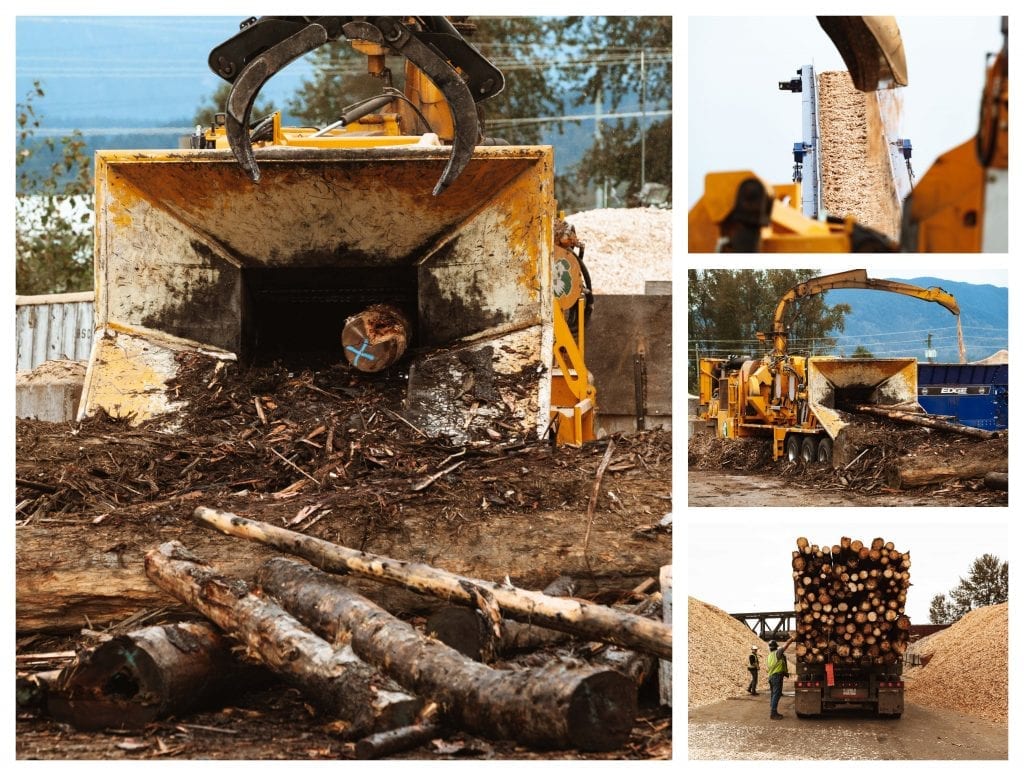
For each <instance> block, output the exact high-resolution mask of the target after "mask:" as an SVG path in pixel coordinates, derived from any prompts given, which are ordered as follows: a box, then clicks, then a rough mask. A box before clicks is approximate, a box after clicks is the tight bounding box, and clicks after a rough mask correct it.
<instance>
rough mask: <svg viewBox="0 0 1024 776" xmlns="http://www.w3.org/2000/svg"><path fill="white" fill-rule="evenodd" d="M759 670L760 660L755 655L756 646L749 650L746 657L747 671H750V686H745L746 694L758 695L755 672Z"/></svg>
mask: <svg viewBox="0 0 1024 776" xmlns="http://www.w3.org/2000/svg"><path fill="white" fill-rule="evenodd" d="M760 669H761V660H760V658H759V657H758V655H757V644H754V645H753V646H752V647H751V648H750V655H749V657H747V670H748V671H750V684H748V685H747V692H749V693H750V694H751V695H759V693H758V692H757V672H758V671H759V670H760Z"/></svg>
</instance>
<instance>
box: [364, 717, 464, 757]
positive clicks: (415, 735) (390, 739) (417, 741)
mask: <svg viewBox="0 0 1024 776" xmlns="http://www.w3.org/2000/svg"><path fill="white" fill-rule="evenodd" d="M443 732H444V727H443V726H442V725H439V724H438V723H436V722H417V723H416V724H415V725H407V726H406V727H400V728H395V729H394V730H384V731H381V732H380V733H373V734H372V735H369V736H367V737H366V738H361V739H360V740H358V741H356V759H359V760H375V759H377V758H378V757H387V756H388V755H389V754H397V753H398V752H407V751H409V750H410V749H415V748H416V747H417V746H420V745H421V744H425V743H427V741H430V740H431V739H433V738H437V737H438V736H440V735H441V734H442V733H443Z"/></svg>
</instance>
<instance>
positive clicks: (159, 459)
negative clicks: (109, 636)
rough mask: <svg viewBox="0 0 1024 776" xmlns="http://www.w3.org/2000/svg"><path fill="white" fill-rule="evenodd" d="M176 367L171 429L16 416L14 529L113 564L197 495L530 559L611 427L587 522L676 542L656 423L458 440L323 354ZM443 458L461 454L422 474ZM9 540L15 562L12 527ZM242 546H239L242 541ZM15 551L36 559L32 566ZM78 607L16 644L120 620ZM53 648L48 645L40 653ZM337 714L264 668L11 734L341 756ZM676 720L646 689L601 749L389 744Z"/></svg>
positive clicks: (345, 746)
mask: <svg viewBox="0 0 1024 776" xmlns="http://www.w3.org/2000/svg"><path fill="white" fill-rule="evenodd" d="M185 367H186V368H185V370H184V377H183V378H182V379H181V381H180V382H179V384H178V385H177V386H176V387H175V390H177V391H178V393H179V395H182V396H185V397H186V398H188V399H189V400H190V403H191V410H190V411H189V412H187V413H185V414H183V415H182V416H181V417H180V418H179V421H180V426H179V428H178V429H177V430H176V431H173V432H169V431H168V430H167V429H165V428H162V427H160V426H158V425H156V424H149V425H145V424H144V425H142V426H140V427H137V428H133V427H130V426H129V425H128V424H127V423H126V422H125V421H123V420H114V419H110V418H105V417H104V418H95V419H91V420H88V421H86V422H85V423H83V424H81V425H78V424H49V423H41V422H33V421H21V420H19V421H18V423H17V429H16V433H17V475H16V476H17V490H16V499H17V503H16V516H17V525H18V526H19V528H22V529H24V530H29V529H32V530H35V531H37V532H38V530H40V529H45V532H46V536H47V537H51V536H52V545H53V547H54V548H61V547H64V548H67V550H66V551H65V552H66V553H74V552H75V544H74V540H76V538H77V537H80V536H81V535H82V532H83V531H87V532H88V533H89V535H90V543H91V544H92V545H95V546H104V547H106V548H107V549H108V550H109V551H110V552H111V553H115V554H116V556H117V559H118V562H119V563H120V564H122V566H119V567H118V568H117V573H122V572H123V566H125V565H129V566H130V565H131V564H136V563H138V560H139V558H140V557H141V553H142V552H144V551H145V550H146V549H148V548H149V547H150V546H155V543H157V542H159V541H166V540H167V539H169V538H181V537H182V535H183V534H186V533H187V532H188V531H192V532H193V533H194V532H195V531H198V530H200V529H198V528H196V527H195V526H190V525H189V520H188V515H189V514H190V513H191V511H192V509H193V508H194V507H195V506H197V505H198V504H199V503H203V504H206V505H210V506H214V507H218V508H224V509H229V510H231V511H235V512H238V513H244V514H245V515H246V516H248V517H251V518H254V519H259V520H264V521H266V522H270V523H274V524H277V525H285V524H287V525H289V527H291V528H292V529H293V530H298V531H302V532H305V533H308V534H309V535H315V536H319V537H321V538H325V539H328V540H329V541H338V540H339V538H341V537H344V538H346V540H347V541H348V542H349V546H357V547H358V548H359V549H366V550H368V551H378V552H379V551H381V549H380V548H382V547H383V548H390V549H391V552H390V554H391V555H392V556H395V557H401V550H402V548H403V546H406V544H407V541H408V537H407V528H408V526H409V525H411V524H415V525H417V526H419V527H420V529H422V527H423V526H426V527H427V528H428V529H429V528H430V527H433V529H434V535H435V536H436V537H437V542H436V547H435V548H434V551H433V555H434V557H435V559H438V560H440V561H442V562H439V563H437V565H441V566H442V567H444V566H445V565H456V566H457V565H458V564H459V562H460V561H467V559H466V558H461V559H460V558H458V557H450V558H448V559H447V560H448V561H449V563H448V564H446V563H444V562H443V561H444V560H445V557H444V556H445V552H446V550H445V548H446V547H447V546H449V544H450V543H452V542H454V541H455V540H454V538H453V537H459V536H461V537H462V540H463V541H465V540H466V537H472V536H474V535H476V534H474V531H480V532H481V533H482V532H483V531H484V529H483V528H481V526H486V532H487V533H488V534H490V535H491V541H492V542H499V543H500V538H501V531H502V526H503V525H505V526H509V527H510V528H511V529H512V532H513V533H515V536H517V537H527V538H526V539H523V544H522V545H521V546H520V545H516V546H514V547H506V548H505V549H504V551H505V552H506V553H512V554H515V555H518V556H519V557H520V558H521V559H522V563H521V565H522V566H523V568H529V565H530V564H529V559H530V557H531V554H532V553H531V550H530V547H529V546H528V543H529V541H533V542H541V541H550V533H549V531H548V528H549V527H550V528H551V529H557V530H560V531H562V532H563V533H569V534H571V536H572V537H573V540H572V541H573V542H574V543H576V544H580V545H581V546H582V541H583V537H584V534H585V532H586V530H587V517H588V506H589V502H590V499H591V495H592V491H593V489H594V481H595V470H596V469H597V466H598V464H599V463H600V461H601V460H602V457H603V454H604V452H605V450H606V448H607V446H608V444H609V441H614V443H615V453H614V454H613V456H612V458H611V460H610V463H609V465H608V467H607V469H606V470H605V472H604V475H603V479H602V481H601V488H600V493H599V498H598V499H597V503H596V508H595V509H594V512H593V515H594V517H593V522H594V525H595V530H596V526H597V525H598V524H600V525H601V526H602V528H603V529H604V530H606V531H611V532H615V531H617V532H619V533H620V534H621V535H622V536H625V537H627V538H629V537H634V539H632V540H635V541H640V542H647V543H648V544H649V545H650V546H651V547H654V548H655V554H658V555H660V556H661V557H662V561H661V562H670V560H671V533H670V529H665V528H664V527H662V526H659V521H660V519H661V518H662V517H663V516H664V515H665V514H666V513H669V512H671V511H672V505H671V497H672V496H671V493H672V475H671V472H672V446H671V434H670V433H669V432H666V431H661V430H656V431H651V432H646V433H643V434H638V435H629V436H621V435H613V437H612V438H611V440H609V439H605V440H598V441H596V442H594V443H590V444H587V445H585V446H583V447H582V448H579V449H572V448H565V447H560V448H554V447H552V446H551V445H550V444H548V443H547V442H546V441H531V440H524V439H522V438H519V439H514V438H510V437H511V435H510V434H504V430H502V433H501V436H503V437H504V438H502V439H500V440H494V439H491V440H481V441H478V442H476V443H470V444H467V445H464V446H460V447H453V446H451V445H449V444H447V443H444V442H442V441H440V440H437V439H428V438H426V437H425V436H424V435H423V434H422V432H420V431H419V430H418V429H415V428H413V427H412V426H411V425H410V424H409V423H408V422H406V421H405V420H404V419H403V418H402V417H401V395H402V392H401V391H396V390H395V384H394V383H395V376H393V375H386V374H382V375H380V376H377V377H372V378H366V377H365V376H360V377H358V378H356V377H353V375H352V374H351V372H349V371H348V370H347V369H345V368H343V367H341V366H338V365H313V366H310V365H308V364H307V365H303V366H302V367H301V368H300V367H296V366H294V365H289V364H286V363H280V362H275V363H273V364H269V365H264V366H260V367H253V368H242V367H239V366H237V365H234V364H229V365H227V366H226V367H225V366H220V367H218V366H216V364H215V363H214V362H213V361H210V360H207V359H196V360H195V361H194V362H193V363H189V364H186V365H185ZM397 382H399V383H401V384H404V381H401V380H398V381H397ZM452 461H456V462H457V461H463V463H462V464H461V465H460V466H458V467H457V468H454V469H452V471H450V472H449V473H447V474H445V475H444V476H441V477H437V478H434V479H430V478H432V477H433V475H434V474H436V473H437V472H439V471H442V470H443V469H447V468H448V467H450V466H451V462H452ZM428 479H430V482H429V483H426V481H427V480H428ZM424 483H426V484H424ZM534 525H535V528H531V526H534ZM528 529H529V530H528ZM417 530H419V529H417ZM428 533H429V531H428ZM495 533H496V536H495V535H494V534H495ZM17 535H18V534H16V536H17ZM62 537H63V538H62ZM183 540H185V539H183ZM577 540H578V541H577ZM185 541H186V544H188V541H187V540H185ZM96 542H99V544H98V545H97V544H95V543H96ZM18 546H19V550H18V552H19V574H21V572H22V570H23V567H22V566H21V565H20V564H21V560H22V559H21V551H22V549H24V548H23V547H22V542H21V540H20V539H18ZM79 551H80V552H81V551H82V550H79ZM534 551H536V547H534ZM238 552H239V553H240V554H245V553H249V552H252V551H251V550H250V549H248V545H247V544H245V543H241V544H239V551H238ZM577 554H578V553H577ZM569 555H572V553H570V554H569ZM567 557H568V556H567ZM414 559H416V560H423V559H424V558H414ZM590 560H591V561H594V562H595V565H596V566H597V567H598V568H597V573H598V575H599V576H600V571H601V565H602V564H605V565H608V564H614V563H615V561H616V559H615V558H611V557H592V558H591V559H590ZM534 565H536V564H534ZM132 567H133V568H134V566H132ZM26 568H27V567H26ZM27 570H30V571H32V572H33V573H36V572H38V568H37V567H33V568H32V569H27ZM450 570H455V571H459V569H457V568H456V569H450ZM633 571H634V572H635V569H634V570H633ZM558 574H559V570H558V569H555V568H534V569H533V576H534V578H535V579H536V580H540V579H543V578H546V577H550V578H549V579H547V581H550V580H551V579H553V578H554V577H555V576H558ZM611 576H612V577H614V574H613V575H611ZM655 577H656V574H655ZM584 581H586V580H584ZM543 584H544V583H541V584H539V585H538V587H541V586H543ZM621 584H625V581H623V582H622V583H621ZM600 587H601V589H600V590H599V591H597V592H595V591H594V590H591V592H595V595H594V598H595V600H599V601H601V602H602V603H613V602H614V601H616V600H621V596H622V594H623V593H626V592H628V590H621V589H620V590H617V589H615V583H614V582H609V579H605V580H604V582H603V584H602V585H600ZM579 595H584V593H583V592H581V593H579ZM401 614H402V616H406V614H407V613H405V612H402V613H401ZM162 617H169V615H168V614H167V613H166V612H164V611H162V610H161V609H160V607H154V608H153V610H151V611H143V612H138V613H137V614H136V615H135V616H134V618H135V620H136V622H140V623H141V622H145V624H156V623H158V622H160V621H161V618H162ZM412 621H413V622H414V624H416V623H418V622H421V621H422V620H415V619H413V620H412ZM83 625H85V627H80V628H79V629H77V630H75V631H73V632H67V631H66V629H65V630H64V631H63V632H62V633H57V634H47V633H42V632H24V631H22V630H21V629H20V628H19V633H18V642H17V654H18V655H19V656H24V655H26V654H28V653H34V654H37V653H45V652H60V651H66V650H73V649H75V648H76V647H78V646H82V645H84V644H88V643H91V642H94V641H95V639H96V638H97V636H102V633H103V632H104V631H107V632H112V631H111V626H113V629H114V630H116V628H117V623H100V622H89V623H87V624H85V623H83ZM59 667H61V665H60V663H59V661H58V663H56V664H54V665H51V666H36V667H35V670H43V669H44V668H59ZM647 692H649V691H647ZM332 722H333V720H329V719H324V718H322V717H321V716H319V715H318V714H317V713H316V710H315V709H314V708H313V707H312V706H310V705H309V704H307V703H305V702H304V701H303V699H302V698H301V697H300V696H299V695H298V694H297V693H296V692H295V691H294V690H291V689H287V688H284V687H283V686H277V687H272V688H269V689H253V690H252V691H251V692H250V693H248V694H247V695H245V696H244V697H240V698H233V699H226V702H225V703H224V704H223V706H222V707H221V708H219V709H215V710H210V711H206V712H202V713H197V714H194V715H190V716H189V717H188V718H187V719H176V720H168V721H166V722H160V723H158V724H154V725H151V726H149V727H148V728H147V729H145V730H144V731H105V732H101V733H82V732H77V731H74V730H72V729H70V728H68V727H67V726H64V725H61V724H59V723H56V722H54V721H52V720H48V719H46V718H44V717H39V716H36V715H34V714H31V713H28V712H26V713H20V714H19V716H18V720H17V730H16V733H17V738H16V740H17V745H16V746H17V756H18V758H19V759H253V760H256V759H335V758H350V757H352V756H353V754H352V744H351V742H345V741H343V740H342V739H340V738H338V737H337V736H335V735H332V733H331V723H332ZM671 722H672V716H671V709H670V708H665V707H660V706H658V704H657V702H656V700H654V699H652V698H650V697H649V695H648V696H647V702H646V703H645V704H642V707H641V713H640V716H639V717H638V719H637V721H636V725H635V727H634V730H633V735H632V737H631V739H630V741H629V742H628V743H627V745H626V746H625V747H623V748H622V749H620V750H617V751H614V752H607V753H600V754H597V755H581V754H580V753H578V752H531V751H528V750H525V749H522V748H520V747H516V746H515V745H513V744H510V743H508V742H504V743H502V742H492V741H485V740H483V739H479V738H474V737H470V736H467V735H462V734H460V733H458V732H457V731H453V732H452V733H450V734H446V735H445V736H444V737H442V738H441V739H438V740H437V741H436V742H435V743H433V744H430V745H427V746H424V747H420V748H419V749H416V750H413V751H412V752H409V753H407V754H405V755H402V757H407V758H423V759H449V758H454V759H458V758H469V759H508V758H513V759H589V758H591V757H593V758H594V759H665V758H669V757H671V745H672V725H671Z"/></svg>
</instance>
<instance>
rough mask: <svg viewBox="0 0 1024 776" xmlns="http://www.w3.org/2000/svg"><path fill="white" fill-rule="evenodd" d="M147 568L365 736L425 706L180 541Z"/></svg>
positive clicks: (153, 556) (409, 718) (353, 732)
mask: <svg viewBox="0 0 1024 776" xmlns="http://www.w3.org/2000/svg"><path fill="white" fill-rule="evenodd" d="M146 574H147V576H149V578H150V579H151V580H153V582H155V583H156V584H157V585H159V586H160V587H161V588H162V589H164V590H166V591H167V592H168V593H170V594H172V595H174V596H175V597H176V598H178V599H179V600H181V601H183V602H185V603H187V604H189V605H190V606H193V607H195V608H196V609H197V610H198V611H200V612H201V613H202V614H203V615H205V616H206V617H208V618H209V619H210V620H212V621H213V622H214V623H215V624H216V625H217V626H218V627H220V628H221V629H222V630H224V631H225V632H227V633H229V634H230V635H231V636H232V637H234V638H236V639H238V640H239V641H241V642H242V643H243V644H245V645H246V646H247V647H248V648H249V650H250V652H251V653H253V654H254V655H256V656H258V657H259V659H260V661H261V662H263V663H264V664H265V665H266V666H267V667H268V668H270V669H271V670H272V671H274V672H275V673H277V674H280V675H281V676H283V677H284V678H285V679H287V680H288V681H290V682H291V683H293V684H294V685H295V686H296V687H298V688H299V689H300V690H301V691H302V692H303V693H304V694H305V695H306V696H307V697H309V698H310V699H311V700H312V701H314V702H315V703H317V704H318V705H319V706H320V710H321V712H322V713H326V714H333V715H337V716H338V717H340V718H341V719H343V720H344V721H346V722H348V723H349V724H350V727H349V728H348V729H347V730H346V734H347V735H350V736H358V735H365V734H367V733H371V732H375V731H377V730H380V729H381V728H396V727H402V726H405V725H408V724H411V723H412V722H413V721H414V720H415V718H416V714H417V712H418V711H419V709H420V707H421V706H422V702H421V701H419V700H418V699H417V698H414V697H413V696H411V695H409V694H407V693H405V692H404V691H403V690H402V688H400V687H398V686H397V685H396V684H395V683H394V682H391V681H388V680H386V679H385V678H384V677H383V676H381V675H380V674H379V673H378V672H377V671H376V670H374V669H373V668H371V667H370V666H368V665H367V664H366V663H364V662H363V661H362V660H360V659H359V658H358V657H356V655H355V654H354V653H353V652H352V650H351V649H350V648H348V647H343V648H340V649H335V648H334V647H332V646H331V645H330V644H328V643H327V642H325V641H324V640H323V639H321V638H319V637H317V636H316V635H315V634H313V633H312V632H310V631H309V630H308V629H307V628H305V627H303V626H302V625H301V624H300V623H299V622H297V621H296V620H295V618H293V617H291V616H290V615H289V614H288V613H287V612H285V611H284V610H283V609H281V607H279V606H278V605H277V604H275V603H273V602H271V601H268V600H266V599H264V598H262V597H260V596H257V595H254V594H252V593H250V592H249V589H248V586H247V585H246V584H245V583H244V582H242V581H240V580H236V579H230V578H227V577H224V576H222V575H220V574H218V573H217V572H216V571H214V569H212V568H211V567H210V566H208V565H206V564H205V563H203V562H202V561H201V560H199V559H198V558H196V557H195V556H194V555H192V554H191V553H190V552H188V550H186V549H185V548H184V547H183V546H182V545H181V543H179V542H168V543H166V544H163V545H161V546H160V547H159V548H158V549H155V550H151V551H149V552H148V553H146Z"/></svg>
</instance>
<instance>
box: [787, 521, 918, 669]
mask: <svg viewBox="0 0 1024 776" xmlns="http://www.w3.org/2000/svg"><path fill="white" fill-rule="evenodd" d="M796 544H797V549H796V550H795V551H794V552H793V587H794V592H795V594H796V602H795V609H796V641H795V644H796V657H797V661H798V662H803V663H833V664H836V665H864V664H872V663H877V664H885V663H894V662H896V661H898V660H901V659H902V656H903V653H904V652H905V651H906V649H907V644H908V643H909V639H910V618H909V617H907V615H906V613H905V607H906V602H907V589H908V588H909V587H910V553H909V552H900V551H899V550H897V549H896V547H895V546H894V545H893V543H892V542H886V541H885V540H884V539H881V538H878V539H874V540H873V541H872V542H871V543H870V544H865V543H863V542H862V541H860V540H859V539H852V540H851V539H850V538H849V537H847V536H844V537H842V539H840V541H839V544H834V545H831V546H829V545H822V546H820V547H819V546H818V545H816V544H810V543H809V542H808V541H807V539H805V538H804V537H800V538H799V539H797V540H796Z"/></svg>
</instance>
